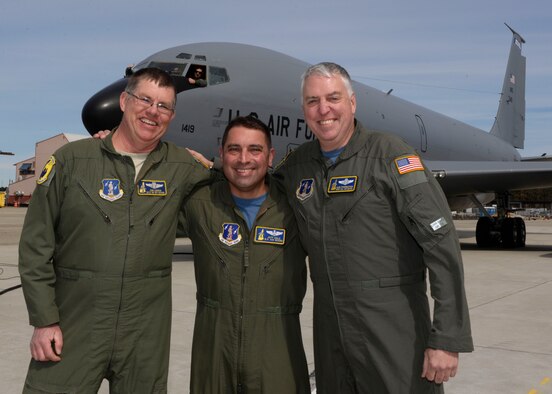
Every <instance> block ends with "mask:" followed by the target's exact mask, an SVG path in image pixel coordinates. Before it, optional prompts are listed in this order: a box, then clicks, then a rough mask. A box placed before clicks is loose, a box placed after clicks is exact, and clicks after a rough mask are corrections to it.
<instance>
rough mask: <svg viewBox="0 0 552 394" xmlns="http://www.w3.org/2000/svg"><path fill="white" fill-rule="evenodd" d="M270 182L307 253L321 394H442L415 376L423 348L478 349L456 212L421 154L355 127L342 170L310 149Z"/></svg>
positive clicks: (293, 158)
mask: <svg viewBox="0 0 552 394" xmlns="http://www.w3.org/2000/svg"><path fill="white" fill-rule="evenodd" d="M405 159H406V160H405ZM275 176H276V177H277V178H278V179H280V180H281V181H282V182H283V184H284V186H285V189H286V191H287V195H288V199H289V201H290V204H291V205H292V207H293V210H294V212H295V214H296V218H297V223H298V226H299V231H300V234H301V239H302V241H303V245H304V246H305V248H306V249H307V253H308V255H309V264H310V272H311V278H312V281H313V284H314V341H315V343H314V351H315V367H316V382H317V392H318V393H320V394H322V393H331V394H334V393H354V392H357V393H363V394H365V393H377V394H382V393H392V394H400V393H405V394H406V393H407V394H412V393H433V392H441V391H442V385H436V384H433V383H430V382H428V381H427V380H425V379H422V378H420V376H421V374H422V366H423V355H424V350H425V349H426V348H427V347H430V348H435V349H444V350H448V351H451V352H467V351H472V350H473V344H472V339H471V330H470V321H469V314H468V306H467V302H466V297H465V291H464V285H463V266H462V259H461V255H460V246H459V242H458V238H457V235H456V231H455V229H454V224H453V222H452V218H451V215H450V211H449V207H448V204H447V201H446V198H445V196H444V194H443V192H442V190H441V188H440V187H439V185H438V183H437V182H436V180H435V179H434V178H433V176H432V175H431V173H430V172H429V171H428V170H427V169H424V168H423V164H422V163H421V162H419V163H418V162H417V154H416V153H415V151H414V150H413V149H412V148H411V147H410V146H408V145H407V144H405V143H404V142H403V141H402V140H400V139H399V138H396V137H394V136H391V135H388V134H381V133H375V132H368V131H366V130H364V129H363V127H362V126H361V125H360V124H359V123H358V122H357V123H356V127H355V131H354V134H353V136H352V137H351V140H350V141H349V142H348V144H347V145H346V146H345V149H344V150H343V152H342V153H341V154H340V155H339V157H338V159H337V160H336V162H335V164H332V163H331V161H327V160H326V159H324V157H323V156H322V154H321V152H320V144H319V143H318V141H313V142H310V143H307V144H304V145H303V146H301V147H299V148H298V149H297V150H296V151H294V152H292V153H291V154H290V155H289V156H288V158H287V159H286V160H285V161H284V162H283V163H282V164H281V165H280V166H279V168H278V169H277V171H276V175H275ZM426 271H427V272H428V273H429V281H430V285H431V295H432V297H433V298H434V301H435V310H434V316H433V321H431V319H430V313H429V305H428V300H427V296H426V280H425V278H426Z"/></svg>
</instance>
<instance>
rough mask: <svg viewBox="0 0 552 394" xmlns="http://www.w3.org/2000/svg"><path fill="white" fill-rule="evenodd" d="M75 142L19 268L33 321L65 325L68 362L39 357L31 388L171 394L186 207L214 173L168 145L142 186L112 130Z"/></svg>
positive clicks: (151, 160)
mask: <svg viewBox="0 0 552 394" xmlns="http://www.w3.org/2000/svg"><path fill="white" fill-rule="evenodd" d="M112 136H113V133H112V134H111V135H110V136H109V137H108V138H107V139H105V140H104V141H100V140H95V139H85V140H81V141H77V142H73V143H70V144H67V145H65V146H63V147H62V148H60V149H59V150H58V151H57V152H56V153H55V154H54V156H53V157H54V158H55V164H54V162H53V161H52V159H51V161H50V162H49V163H48V164H47V166H46V168H45V170H44V171H43V174H42V175H41V177H40V179H39V181H38V182H39V184H38V185H37V187H36V190H35V192H34V193H33V197H32V200H31V203H30V206H29V209H28V212H27V216H26V218H25V223H24V226H23V232H22V235H21V242H20V248H19V270H20V274H21V281H22V284H23V292H24V295H25V300H26V303H27V308H28V312H29V319H30V324H31V325H33V326H35V327H43V326H46V325H50V324H53V323H56V322H59V325H60V327H61V330H62V333H63V340H64V346H63V350H62V354H61V357H62V360H61V361H60V362H40V361H35V360H31V363H30V366H29V371H28V374H27V379H26V382H25V391H26V392H56V393H79V394H81V393H96V392H97V390H98V388H99V386H100V384H101V381H102V380H103V379H104V378H106V379H109V381H110V389H111V392H118V393H165V392H166V391H167V375H168V363H169V351H170V328H171V268H172V266H171V264H172V252H173V248H174V239H175V232H176V224H177V217H178V212H179V211H180V210H181V207H182V203H183V200H184V198H185V197H187V196H188V195H189V194H190V193H191V191H192V189H193V188H194V187H195V186H196V185H198V184H199V183H201V182H204V181H205V180H207V179H208V178H209V177H210V174H209V171H208V170H206V169H205V168H204V167H203V166H201V165H199V164H198V163H197V162H196V161H195V160H194V159H193V158H192V157H191V155H190V154H189V153H188V152H187V151H186V150H185V149H182V148H178V147H176V146H175V145H173V144H169V143H164V142H160V143H159V145H158V146H157V147H156V149H155V150H153V151H152V152H151V153H150V154H149V155H148V157H147V159H146V161H145V162H144V164H143V166H142V169H141V171H140V174H139V176H138V178H137V181H136V183H135V181H134V178H135V170H134V164H133V162H132V160H131V159H130V158H129V157H127V156H122V155H120V154H118V153H116V152H115V150H114V148H113V145H112V142H111V138H112Z"/></svg>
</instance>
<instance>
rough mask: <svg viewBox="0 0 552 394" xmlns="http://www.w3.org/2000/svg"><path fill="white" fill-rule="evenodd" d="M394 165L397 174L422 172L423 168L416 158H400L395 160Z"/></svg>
mask: <svg viewBox="0 0 552 394" xmlns="http://www.w3.org/2000/svg"><path fill="white" fill-rule="evenodd" d="M395 165H396V166H397V170H399V174H401V175H402V174H407V173H409V172H412V171H423V170H424V166H423V165H422V162H421V161H420V158H419V157H418V156H402V157H398V158H396V159H395Z"/></svg>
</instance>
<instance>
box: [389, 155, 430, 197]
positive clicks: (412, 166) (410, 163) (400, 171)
mask: <svg viewBox="0 0 552 394" xmlns="http://www.w3.org/2000/svg"><path fill="white" fill-rule="evenodd" d="M393 162H394V164H395V168H396V170H397V171H396V172H395V171H393V173H394V174H395V177H396V178H397V182H398V184H399V187H400V188H401V189H407V188H409V187H411V186H414V185H417V184H420V183H424V182H427V176H426V173H425V171H424V165H423V164H422V161H421V160H420V158H419V157H418V156H416V155H406V156H400V157H397V158H396V159H395V160H394V161H393Z"/></svg>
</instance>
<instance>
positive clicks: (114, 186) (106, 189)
mask: <svg viewBox="0 0 552 394" xmlns="http://www.w3.org/2000/svg"><path fill="white" fill-rule="evenodd" d="M123 194H124V192H123V189H121V181H119V180H118V179H102V188H101V189H100V197H101V198H103V199H104V200H107V201H115V200H118V199H119V198H121V197H123Z"/></svg>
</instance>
